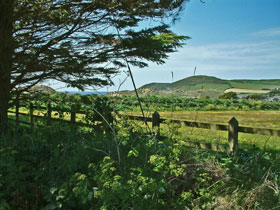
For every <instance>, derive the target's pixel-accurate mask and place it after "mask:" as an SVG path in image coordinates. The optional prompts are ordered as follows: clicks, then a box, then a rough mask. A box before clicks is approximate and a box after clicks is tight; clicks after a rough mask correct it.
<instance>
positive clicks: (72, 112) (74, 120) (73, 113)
mask: <svg viewBox="0 0 280 210" xmlns="http://www.w3.org/2000/svg"><path fill="white" fill-rule="evenodd" d="M71 122H72V123H75V122H76V112H75V111H74V106H73V105H72V106H71Z"/></svg>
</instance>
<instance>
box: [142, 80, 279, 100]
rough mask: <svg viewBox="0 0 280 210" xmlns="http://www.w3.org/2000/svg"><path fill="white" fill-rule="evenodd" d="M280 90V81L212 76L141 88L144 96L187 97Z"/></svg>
mask: <svg viewBox="0 0 280 210" xmlns="http://www.w3.org/2000/svg"><path fill="white" fill-rule="evenodd" d="M275 88H280V79H271V80H268V79H264V80H248V79H247V80H224V79H220V78H217V77H212V76H205V75H199V76H191V77H187V78H184V79H181V80H178V81H176V82H174V83H150V84H146V85H144V86H142V87H141V88H139V92H140V94H143V95H177V96H187V97H202V96H210V97H217V96H218V95H220V94H222V93H223V92H225V91H227V92H228V91H233V92H235V91H238V93H249V94H250V93H251V94H252V93H266V92H269V91H270V90H272V89H275Z"/></svg>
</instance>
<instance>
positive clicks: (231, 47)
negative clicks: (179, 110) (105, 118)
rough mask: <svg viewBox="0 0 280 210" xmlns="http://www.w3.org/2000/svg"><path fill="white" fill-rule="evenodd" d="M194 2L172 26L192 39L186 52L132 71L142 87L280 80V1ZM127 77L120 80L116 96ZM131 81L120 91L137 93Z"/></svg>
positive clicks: (192, 1)
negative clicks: (211, 79)
mask: <svg viewBox="0 0 280 210" xmlns="http://www.w3.org/2000/svg"><path fill="white" fill-rule="evenodd" d="M204 2H205V3H201V1H200V0H190V1H189V2H187V3H186V5H185V9H184V11H183V13H182V15H181V19H180V20H179V21H178V22H177V23H175V25H174V26H172V30H173V31H174V32H175V33H177V34H179V35H187V36H190V37H191V39H189V40H187V41H186V42H185V45H184V47H182V48H180V49H178V52H176V53H173V54H170V56H169V58H168V60H166V63H165V64H163V65H156V64H153V63H151V64H149V67H147V68H144V69H139V68H136V67H132V72H133V76H134V79H135V83H136V86H137V88H138V87H141V86H143V85H145V84H148V83H152V82H160V83H165V82H172V76H171V75H172V73H171V72H173V75H174V76H173V81H177V80H180V79H183V78H186V77H189V76H193V75H194V69H195V67H196V73H195V74H196V75H208V76H215V77H219V78H222V79H280V0H266V1H264V0H204ZM124 78H125V74H124V73H122V74H119V75H117V76H116V77H114V79H113V82H114V83H115V86H111V87H104V88H101V89H99V91H116V90H117V89H119V86H120V83H122V82H123V80H124ZM132 89H133V86H132V82H131V79H130V78H128V79H127V80H126V81H125V82H124V83H123V84H122V85H121V86H120V90H132Z"/></svg>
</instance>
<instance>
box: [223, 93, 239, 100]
mask: <svg viewBox="0 0 280 210" xmlns="http://www.w3.org/2000/svg"><path fill="white" fill-rule="evenodd" d="M219 98H220V99H237V93H235V92H227V93H224V94H223V95H220V96H219Z"/></svg>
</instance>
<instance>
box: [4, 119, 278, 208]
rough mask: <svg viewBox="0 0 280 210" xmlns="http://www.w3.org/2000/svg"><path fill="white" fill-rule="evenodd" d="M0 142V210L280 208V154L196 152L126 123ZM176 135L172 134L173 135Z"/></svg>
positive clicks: (21, 131) (23, 132) (37, 132)
mask: <svg viewBox="0 0 280 210" xmlns="http://www.w3.org/2000/svg"><path fill="white" fill-rule="evenodd" d="M112 129H113V131H112V132H111V133H109V132H106V133H105V132H104V133H103V132H101V131H98V130H92V129H87V130H86V129H83V128H78V127H73V126H69V125H65V124H58V123H56V124H52V125H51V126H49V127H46V128H40V129H39V128H34V129H33V131H31V130H30V129H28V128H24V127H18V128H13V129H10V130H9V132H7V133H6V134H4V135H2V136H1V138H0V209H1V210H4V209H23V210H25V209H26V210H27V209H28V210H30V209H31V210H32V209H44V210H47V209H102V210H105V209H108V210H109V209H135V210H137V209H139V210H141V209H279V208H280V155H279V154H277V153H270V152H266V151H259V150H241V151H239V155H238V157H237V158H236V159H235V160H233V158H232V156H231V154H227V153H218V152H211V151H206V150H197V149H195V148H191V147H187V146H185V145H184V144H183V142H181V141H178V140H176V139H174V138H172V137H170V138H167V139H165V140H162V141H159V140H157V139H156V137H155V136H153V135H145V132H146V131H145V130H143V128H141V127H139V126H137V125H134V124H133V122H132V121H128V120H127V119H124V120H119V121H118V122H117V123H115V124H114V125H112ZM171 136H172V135H171Z"/></svg>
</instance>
